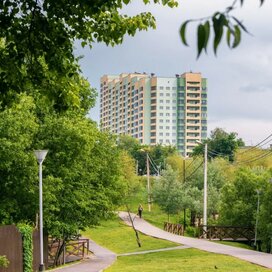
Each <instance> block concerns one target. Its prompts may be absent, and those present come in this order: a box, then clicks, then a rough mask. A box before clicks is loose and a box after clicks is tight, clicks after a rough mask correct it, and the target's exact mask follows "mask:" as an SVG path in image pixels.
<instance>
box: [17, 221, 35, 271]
mask: <svg viewBox="0 0 272 272" xmlns="http://www.w3.org/2000/svg"><path fill="white" fill-rule="evenodd" d="M17 227H18V229H19V231H20V233H21V234H22V239H23V263H24V272H32V262H33V241H32V227H31V226H29V225H27V224H19V225H18V226H17Z"/></svg>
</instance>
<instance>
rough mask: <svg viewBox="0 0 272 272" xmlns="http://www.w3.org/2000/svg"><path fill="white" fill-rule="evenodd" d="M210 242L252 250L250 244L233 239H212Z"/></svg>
mask: <svg viewBox="0 0 272 272" xmlns="http://www.w3.org/2000/svg"><path fill="white" fill-rule="evenodd" d="M212 242H215V243H219V244H223V245H227V246H234V247H240V248H245V249H251V250H254V248H253V247H251V246H250V245H247V244H245V243H239V242H233V241H212Z"/></svg>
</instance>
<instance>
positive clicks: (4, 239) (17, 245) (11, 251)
mask: <svg viewBox="0 0 272 272" xmlns="http://www.w3.org/2000/svg"><path fill="white" fill-rule="evenodd" d="M0 255H6V257H7V258H8V260H9V266H8V268H0V272H23V248H22V236H21V233H20V232H19V231H18V229H17V228H16V227H15V226H12V225H8V226H3V227H0Z"/></svg>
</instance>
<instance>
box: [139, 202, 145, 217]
mask: <svg viewBox="0 0 272 272" xmlns="http://www.w3.org/2000/svg"><path fill="white" fill-rule="evenodd" d="M143 210H144V209H143V206H142V205H141V204H140V205H139V207H138V215H139V217H140V218H142V213H143Z"/></svg>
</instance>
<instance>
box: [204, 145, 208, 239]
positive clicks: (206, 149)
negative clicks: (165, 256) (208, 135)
mask: <svg viewBox="0 0 272 272" xmlns="http://www.w3.org/2000/svg"><path fill="white" fill-rule="evenodd" d="M207 173H208V143H205V152H204V201H203V202H204V203H203V231H204V238H205V239H206V238H207Z"/></svg>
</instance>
